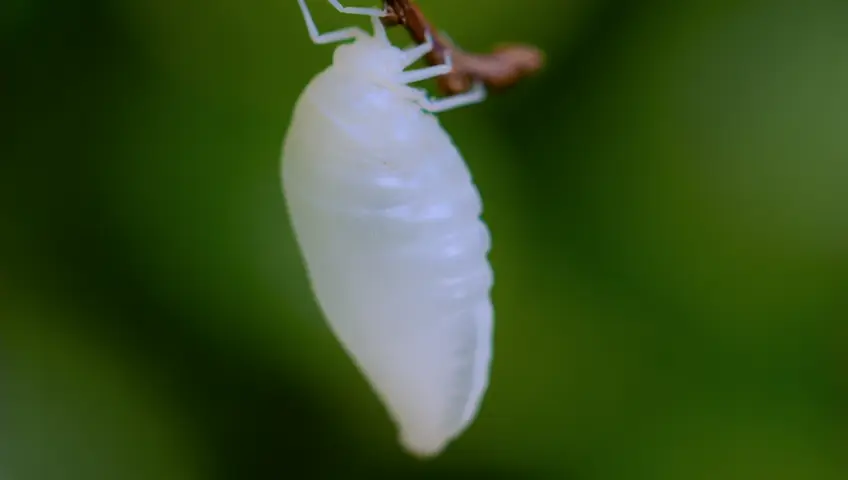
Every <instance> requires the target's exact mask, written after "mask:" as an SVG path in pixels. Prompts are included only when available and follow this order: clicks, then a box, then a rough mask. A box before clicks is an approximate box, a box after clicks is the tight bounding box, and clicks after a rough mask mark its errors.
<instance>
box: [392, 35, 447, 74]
mask: <svg viewBox="0 0 848 480" xmlns="http://www.w3.org/2000/svg"><path fill="white" fill-rule="evenodd" d="M424 45H427V44H426V43H425V44H424ZM415 48H418V47H415ZM452 70H453V59H452V58H451V54H450V52H449V51H448V52H446V53H445V63H444V64H442V65H436V66H433V67H425V68H419V69H418V70H410V71H408V72H403V73H401V74H400V78H399V79H398V80H399V81H400V82H401V83H415V82H420V81H421V80H427V79H428V78H435V77H441V76H442V75H447V74H448V73H450V72H451V71H452Z"/></svg>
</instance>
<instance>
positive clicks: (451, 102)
mask: <svg viewBox="0 0 848 480" xmlns="http://www.w3.org/2000/svg"><path fill="white" fill-rule="evenodd" d="M485 99H486V86H485V85H484V84H483V82H481V81H479V80H477V81H475V82H474V86H473V87H472V88H471V90H469V91H467V92H465V93H460V94H458V95H452V96H450V97H445V98H440V99H438V100H433V99H430V98H425V99H423V100H421V101H420V102H419V105H421V108H423V109H424V110H427V111H428V112H430V113H441V112H446V111H448V110H453V109H455V108H460V107H465V106H468V105H472V104H475V103H480V102H482V101H483V100H485Z"/></svg>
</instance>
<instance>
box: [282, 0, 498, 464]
mask: <svg viewBox="0 0 848 480" xmlns="http://www.w3.org/2000/svg"><path fill="white" fill-rule="evenodd" d="M298 2H299V4H300V8H301V10H302V11H303V15H304V18H305V20H306V25H307V28H308V31H309V34H310V36H311V38H312V40H313V41H314V42H315V43H316V44H325V43H330V42H340V41H343V40H350V39H352V40H354V42H353V43H346V44H343V45H340V46H339V47H338V48H337V49H336V51H335V54H334V58H333V64H332V66H330V67H329V68H327V69H326V70H324V71H323V72H322V73H321V74H319V75H318V76H317V77H315V78H314V79H313V80H312V82H311V83H310V84H309V85H308V86H307V87H306V90H305V91H304V92H303V94H302V96H301V97H300V99H299V100H298V102H297V105H296V107H295V110H294V114H293V118H292V123H291V126H290V128H289V131H288V133H287V134H286V138H285V142H284V146H283V166H282V174H283V189H284V191H285V195H286V199H287V203H288V208H289V213H290V216H291V221H292V225H293V228H294V231H295V234H296V236H297V240H298V244H299V246H300V249H301V252H302V254H303V257H304V260H305V264H306V268H307V270H308V273H309V277H310V280H311V283H312V288H313V291H314V293H315V296H316V298H317V300H318V303H319V305H320V307H321V309H322V311H323V313H324V315H325V317H326V318H327V320H328V322H329V324H330V326H331V329H332V330H333V332H334V333H335V335H336V336H337V337H338V339H339V341H340V342H341V344H342V345H343V346H344V348H345V349H346V350H347V352H348V353H349V354H350V356H351V357H352V358H353V359H354V362H355V363H356V364H357V366H358V367H359V368H360V370H362V372H363V373H364V375H365V376H366V378H367V379H368V381H369V382H370V384H371V385H372V387H373V389H374V390H375V392H376V393H377V394H378V396H379V397H380V398H381V399H382V401H383V403H384V404H385V405H386V407H387V409H388V411H389V413H390V415H391V417H392V418H393V420H394V421H395V423H396V424H397V426H398V429H399V436H400V442H401V443H402V445H403V446H404V447H405V448H406V449H407V450H408V451H410V452H411V453H414V454H416V455H419V456H432V455H436V454H438V453H440V452H441V451H442V450H443V449H444V448H445V446H446V445H447V444H448V442H450V441H451V440H452V439H454V438H456V437H457V436H458V435H460V434H461V433H462V432H463V431H464V430H465V429H466V428H467V427H468V425H469V424H470V423H471V421H472V420H473V418H474V417H475V415H476V413H477V410H478V408H479V405H480V401H481V399H482V397H483V394H484V392H485V390H486V388H487V385H488V378H489V363H490V359H491V350H492V347H491V344H492V318H493V309H492V304H491V301H490V299H489V291H490V290H491V287H492V284H493V274H492V270H491V268H490V266H489V263H488V261H487V258H486V256H487V254H488V251H489V246H490V238H489V231H488V229H487V228H486V226H485V224H483V222H482V221H481V220H480V214H481V211H482V204H481V200H480V195H479V194H478V192H477V189H476V188H475V186H474V184H473V183H472V180H471V175H470V174H469V172H468V168H467V167H466V165H465V162H464V161H463V159H462V157H461V156H460V154H459V152H458V151H457V149H456V148H455V147H454V145H453V143H452V141H451V138H450V137H449V136H448V134H447V133H446V132H445V131H444V130H443V129H442V127H441V126H440V125H439V122H438V120H437V119H436V117H435V116H434V115H432V114H433V113H436V112H441V111H445V110H449V109H452V108H456V107H459V106H463V105H468V104H471V103H476V102H479V101H481V100H483V98H484V97H485V90H484V88H483V86H482V84H478V85H476V86H475V88H474V89H473V90H471V91H470V92H468V93H465V94H461V95H456V96H452V97H448V98H445V99H439V100H431V99H429V98H428V97H427V95H426V92H424V91H423V90H419V89H414V88H411V87H409V86H408V84H409V83H412V82H417V81H420V80H425V79H428V78H433V77H437V76H440V75H444V74H446V73H448V72H450V70H451V66H450V64H449V63H450V62H448V64H447V65H438V66H433V67H427V68H422V69H418V70H411V71H404V70H405V69H406V68H407V67H409V66H410V65H412V64H413V63H415V62H416V61H417V60H419V59H420V58H422V57H423V56H424V55H426V54H427V53H428V52H429V51H430V49H432V48H433V42H432V39H429V40H428V42H427V43H425V44H423V45H419V46H416V47H412V48H410V49H408V50H401V49H398V48H396V47H394V46H392V45H391V44H390V43H389V40H388V38H387V36H386V31H385V29H384V28H383V26H382V23H381V22H380V17H381V16H383V15H384V12H382V11H380V10H377V9H369V8H353V7H343V6H342V5H341V4H339V2H338V1H337V0H329V2H330V3H331V4H332V5H333V6H334V7H335V8H336V9H337V10H338V11H340V12H343V13H350V14H357V15H367V16H370V17H371V19H372V23H373V27H374V30H375V32H374V36H370V35H368V34H367V33H366V32H365V31H363V30H361V29H359V28H356V27H353V28H346V29H343V30H339V31H335V32H331V33H325V34H319V33H318V30H317V27H316V26H315V22H314V21H313V19H312V17H311V15H310V13H309V10H308V8H307V7H306V5H305V3H304V0H298Z"/></svg>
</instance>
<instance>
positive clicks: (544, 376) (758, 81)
mask: <svg viewBox="0 0 848 480" xmlns="http://www.w3.org/2000/svg"><path fill="white" fill-rule="evenodd" d="M322 3H323V2H321V1H319V0H312V1H311V5H313V6H314V12H315V15H316V17H317V20H318V21H319V23H320V25H321V28H322V29H324V30H329V29H332V28H336V27H341V26H344V25H346V24H349V23H350V22H353V23H357V24H361V23H360V20H361V19H352V18H349V17H346V16H343V15H338V14H336V13H335V12H333V11H332V9H331V8H330V7H329V6H326V5H324V6H322V5H321V4H322ZM348 3H349V4H350V5H362V6H365V5H369V2H365V1H357V2H354V1H353V0H351V1H350V2H348ZM370 3H373V2H370ZM421 4H422V6H423V7H424V8H425V9H426V11H427V12H428V13H429V14H430V15H431V16H432V17H433V19H434V20H435V21H436V22H437V24H438V25H439V26H440V27H441V28H443V29H445V30H446V31H448V32H449V33H450V35H451V37H452V38H454V39H455V40H456V41H457V42H458V43H459V44H461V45H463V47H466V48H468V49H471V50H485V49H488V48H490V46H491V45H493V44H495V43H498V42H501V41H522V42H529V43H536V44H538V45H540V46H541V47H542V48H544V49H545V51H546V52H547V54H548V59H549V65H548V68H547V69H546V70H545V72H544V74H543V75H541V76H539V77H537V78H535V79H532V80H530V81H528V82H526V83H525V84H523V85H522V86H520V87H518V88H517V89H515V90H513V91H511V92H509V93H508V94H504V95H502V96H497V97H492V98H491V100H489V101H488V102H487V103H485V104H483V105H480V106H477V107H474V108H467V109H462V110H458V111H456V112H450V113H447V114H445V115H443V116H442V122H443V124H444V126H445V127H446V129H447V130H448V131H450V132H451V134H452V135H453V137H454V140H455V141H456V143H457V145H458V146H459V148H460V150H461V151H462V152H463V154H464V155H465V157H466V160H467V161H468V163H469V165H470V168H471V170H472V172H473V173H474V175H475V180H476V182H477V184H478V187H479V188H480V190H481V193H482V196H483V198H484V201H485V204H486V212H485V219H486V221H487V222H488V224H489V225H490V227H491V230H492V232H493V237H494V250H493V252H492V254H491V260H492V262H493V264H494V269H495V272H496V278H497V280H496V287H495V290H494V294H493V295H494V302H495V305H496V311H497V318H496V322H497V324H496V345H495V361H494V369H493V373H492V383H491V389H490V391H489V394H488V395H487V397H486V400H485V402H484V405H483V409H482V411H481V413H480V416H479V418H478V419H477V421H476V422H475V424H474V425H473V426H472V428H471V429H470V430H469V431H468V432H467V433H466V434H465V435H464V436H463V437H461V438H460V439H459V440H458V441H457V442H455V443H454V444H453V445H452V446H451V447H450V448H449V450H448V451H447V452H446V453H445V454H444V455H443V456H442V457H440V458H438V459H436V460H435V461H432V462H428V463H421V462H418V461H415V460H412V459H410V458H408V457H407V456H406V455H405V454H404V453H402V452H401V451H400V449H399V447H398V445H397V443H396V441H395V433H394V429H393V426H392V425H391V423H390V422H389V420H388V418H387V416H386V415H385V413H384V411H383V410H382V407H381V405H380V404H379V402H378V401H377V399H376V398H375V397H374V395H373V394H372V393H371V392H370V390H369V389H368V387H367V385H366V384H365V381H364V380H363V379H362V378H361V376H360V375H359V374H358V372H357V371H356V369H355V368H354V367H353V365H352V364H351V362H350V361H349V360H348V359H347V358H346V356H345V355H344V353H343V352H342V351H341V349H340V348H339V347H338V345H337V344H336V342H335V340H334V339H333V338H332V336H331V334H330V333H329V331H328V329H327V328H326V326H325V325H324V323H323V321H322V320H321V316H320V315H319V313H318V310H317V307H316V306H315V303H314V300H313V298H312V296H311V293H310V291H309V287H308V284H307V282H306V277H305V274H304V271H303V268H302V266H301V263H300V257H299V253H298V252H297V250H296V247H295V244H294V239H293V236H292V232H291V230H290V228H289V224H288V220H287V216H286V211H285V204H284V200H283V197H282V194H281V191H280V184H279V183H280V182H279V151H280V144H281V141H282V137H283V134H284V132H285V130H286V128H287V125H288V121H289V117H290V113H291V109H292V106H293V104H294V102H295V100H296V99H297V97H298V95H299V93H300V91H301V90H302V89H303V87H304V86H305V85H306V83H307V82H308V81H309V80H310V78H311V77H312V76H313V75H315V74H316V73H317V72H318V71H320V70H321V69H322V68H324V67H325V66H326V65H327V64H328V63H329V61H330V58H331V57H330V56H331V51H332V47H319V46H314V45H312V44H311V43H310V41H309V39H308V37H307V35H306V32H305V29H304V26H303V21H302V19H301V17H300V13H299V11H298V9H297V5H296V2H295V1H294V0H262V1H245V2H234V1H230V2H222V1H212V2H210V1H204V2H201V1H197V0H188V1H182V2H171V1H165V0H150V1H146V2H141V1H124V2H117V1H111V2H110V1H108V0H62V1H59V0H52V1H51V0H4V2H2V5H0V53H2V55H3V57H2V58H4V59H5V60H6V61H5V65H4V67H3V69H2V75H0V88H2V93H3V95H2V98H3V112H4V115H3V120H2V121H3V125H2V126H3V129H2V131H3V141H2V143H1V144H0V347H2V348H0V372H2V374H1V375H0V477H2V478H3V479H4V480H5V479H6V478H8V479H10V480H52V479H70V480H75V479H87V480H89V479H99V478H103V479H118V478H120V479H136V478H139V479H140V478H145V479H191V478H222V479H223V478H226V479H230V478H233V479H236V478H238V479H247V478H286V477H287V476H291V475H295V477H296V478H297V476H298V475H299V476H300V477H303V476H304V475H308V478H351V477H356V476H362V477H363V478H422V479H423V478H463V479H469V478H472V479H474V478H487V479H497V478H504V479H505V478H522V479H524V478H540V479H546V478H557V479H575V480H577V479H617V480H618V479H633V480H635V479H652V480H665V479H669V480H671V479H686V480H698V479H716V478H728V479H737V478H738V479H746V480H750V479H754V478H770V479H792V480H794V479H798V480H812V479H815V480H829V479H834V480H835V479H843V478H848V454H846V451H845V446H846V443H845V436H846V428H848V421H846V420H848V419H847V418H846V405H848V377H846V371H845V365H846V363H845V362H846V357H845V351H846V341H847V340H848V338H846V333H848V329H846V317H848V135H845V133H844V132H843V130H844V128H845V125H846V124H848V88H846V87H845V86H846V85H848V56H846V55H845V45H846V44H848V29H846V28H845V25H846V24H848V3H846V2H844V1H841V0H831V1H828V0H812V1H808V2H790V1H780V0H773V1H768V2H766V1H755V0H736V1H730V0H711V1H706V0H704V1H690V2H659V1H646V2H625V1H612V0H607V1H603V0H596V1H589V0H572V1H568V2H563V1H559V0H527V1H523V2H519V1H515V0H487V1H485V2H484V1H483V0H477V1H463V2H458V1H449V0H421ZM400 33H401V32H396V35H393V37H394V38H395V39H397V40H398V41H400V42H408V40H404V38H403V35H402V34H400Z"/></svg>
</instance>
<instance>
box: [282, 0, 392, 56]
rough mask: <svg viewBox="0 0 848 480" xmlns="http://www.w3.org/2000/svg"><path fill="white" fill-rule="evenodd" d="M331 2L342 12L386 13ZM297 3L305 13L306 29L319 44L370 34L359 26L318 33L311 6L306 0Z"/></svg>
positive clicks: (357, 13)
mask: <svg viewBox="0 0 848 480" xmlns="http://www.w3.org/2000/svg"><path fill="white" fill-rule="evenodd" d="M329 2H330V4H331V5H332V6H333V7H335V8H336V10H338V11H339V12H342V13H349V14H352V15H366V16H375V15H377V16H383V15H385V12H383V11H382V10H379V9H376V8H356V7H344V6H342V4H340V3H339V2H338V0H329ZM297 3H298V5H300V11H301V12H302V13H303V19H304V20H305V21H306V29H307V30H308V31H309V38H311V39H312V41H313V42H315V43H317V44H319V45H323V44H326V43H335V42H343V41H345V40H351V39H354V38H360V37H367V36H368V34H367V33H365V30H362V29H361V28H359V27H348V28H343V29H341V30H336V31H334V32H327V33H318V26H317V25H315V20H314V19H313V18H312V14H311V13H310V12H309V7H307V6H306V0H297Z"/></svg>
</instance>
